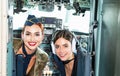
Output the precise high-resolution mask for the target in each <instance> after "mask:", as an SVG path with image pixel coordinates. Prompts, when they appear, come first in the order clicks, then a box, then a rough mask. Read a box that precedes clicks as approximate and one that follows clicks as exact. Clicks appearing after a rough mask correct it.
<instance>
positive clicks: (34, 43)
mask: <svg viewBox="0 0 120 76" xmlns="http://www.w3.org/2000/svg"><path fill="white" fill-rule="evenodd" d="M28 44H29V45H30V46H35V45H36V42H28Z"/></svg>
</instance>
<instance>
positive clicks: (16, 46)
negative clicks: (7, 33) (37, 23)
mask: <svg viewBox="0 0 120 76" xmlns="http://www.w3.org/2000/svg"><path fill="white" fill-rule="evenodd" d="M21 46H22V40H21V39H20V38H14V39H13V49H14V52H15V53H16V52H17V51H18V50H19V49H20V47H21Z"/></svg>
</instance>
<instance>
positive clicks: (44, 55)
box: [36, 47, 48, 60]
mask: <svg viewBox="0 0 120 76" xmlns="http://www.w3.org/2000/svg"><path fill="white" fill-rule="evenodd" d="M36 55H37V57H39V58H40V59H43V60H48V54H47V53H46V52H45V51H43V50H42V49H40V48H39V47H38V48H37V51H36Z"/></svg>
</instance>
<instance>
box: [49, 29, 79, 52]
mask: <svg viewBox="0 0 120 76" xmlns="http://www.w3.org/2000/svg"><path fill="white" fill-rule="evenodd" d="M62 31H64V32H68V33H69V34H70V35H71V36H72V41H71V43H72V49H73V52H74V53H77V48H78V47H79V46H80V44H79V41H78V40H77V38H76V36H75V34H74V33H72V32H71V31H69V30H66V29H65V30H56V31H55V32H54V33H53V34H52V40H51V47H52V52H53V54H55V47H54V40H55V38H56V36H57V35H58V34H59V33H60V32H62Z"/></svg>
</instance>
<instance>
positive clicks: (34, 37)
mask: <svg viewBox="0 0 120 76" xmlns="http://www.w3.org/2000/svg"><path fill="white" fill-rule="evenodd" d="M22 39H23V41H24V44H25V48H26V50H32V51H35V50H36V48H37V47H38V46H39V45H40V43H41V42H42V39H43V34H42V31H41V28H40V27H39V26H38V25H36V24H34V25H32V26H26V27H25V30H24V32H23V33H22Z"/></svg>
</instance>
